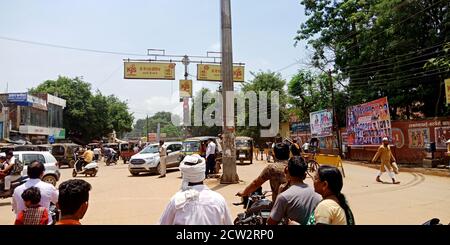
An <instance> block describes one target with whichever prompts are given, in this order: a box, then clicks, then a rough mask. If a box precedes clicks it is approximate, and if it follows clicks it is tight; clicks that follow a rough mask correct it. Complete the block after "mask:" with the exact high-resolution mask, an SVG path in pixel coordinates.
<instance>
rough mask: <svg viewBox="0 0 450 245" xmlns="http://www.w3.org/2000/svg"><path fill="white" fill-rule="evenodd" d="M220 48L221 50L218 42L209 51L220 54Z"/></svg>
mask: <svg viewBox="0 0 450 245" xmlns="http://www.w3.org/2000/svg"><path fill="white" fill-rule="evenodd" d="M220 48H221V46H220V42H219V41H217V42H215V43H213V44H211V45H210V46H209V47H208V51H216V52H220Z"/></svg>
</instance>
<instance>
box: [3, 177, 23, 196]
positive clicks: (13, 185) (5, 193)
mask: <svg viewBox="0 0 450 245" xmlns="http://www.w3.org/2000/svg"><path fill="white" fill-rule="evenodd" d="M27 180H28V176H21V177H20V178H19V179H17V180H15V181H13V182H11V189H10V191H5V188H4V187H5V183H4V182H3V181H2V182H0V198H1V199H3V198H8V197H12V194H13V193H14V189H16V187H18V186H19V185H21V184H24V183H25V182H27Z"/></svg>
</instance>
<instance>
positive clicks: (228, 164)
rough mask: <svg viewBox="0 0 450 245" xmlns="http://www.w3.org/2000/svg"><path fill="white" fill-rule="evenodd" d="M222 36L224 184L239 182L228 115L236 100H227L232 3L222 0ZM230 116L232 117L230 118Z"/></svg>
mask: <svg viewBox="0 0 450 245" xmlns="http://www.w3.org/2000/svg"><path fill="white" fill-rule="evenodd" d="M220 12H221V30H222V31H221V36H222V98H223V114H222V115H223V134H222V136H223V153H222V164H223V175H222V178H221V179H220V183H222V184H235V183H238V182H239V176H238V175H237V171H236V147H235V141H234V131H235V128H234V115H227V107H229V106H232V108H233V109H234V100H232V101H227V92H228V91H231V92H232V91H234V88H233V49H232V47H233V46H232V38H231V3H230V0H220ZM228 117H230V118H228Z"/></svg>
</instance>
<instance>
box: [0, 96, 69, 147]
mask: <svg viewBox="0 0 450 245" xmlns="http://www.w3.org/2000/svg"><path fill="white" fill-rule="evenodd" d="M0 102H1V103H0V106H2V110H1V112H2V114H1V115H0V128H1V129H0V140H1V141H7V142H8V141H9V142H11V141H19V142H20V141H29V142H31V143H33V144H46V143H53V142H55V141H57V140H59V139H65V133H66V132H65V129H64V128H63V110H64V108H65V107H66V101H65V100H64V99H61V98H59V97H56V96H53V95H51V94H37V95H31V94H29V93H6V94H0Z"/></svg>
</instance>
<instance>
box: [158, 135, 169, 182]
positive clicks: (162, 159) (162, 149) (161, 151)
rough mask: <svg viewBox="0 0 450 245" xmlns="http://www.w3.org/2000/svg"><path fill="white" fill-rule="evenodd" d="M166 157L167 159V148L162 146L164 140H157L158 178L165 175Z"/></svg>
mask: <svg viewBox="0 0 450 245" xmlns="http://www.w3.org/2000/svg"><path fill="white" fill-rule="evenodd" d="M166 159H167V149H166V147H165V146H164V141H163V140H160V141H159V164H160V169H161V172H160V173H159V178H164V177H166V164H167V163H166Z"/></svg>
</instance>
